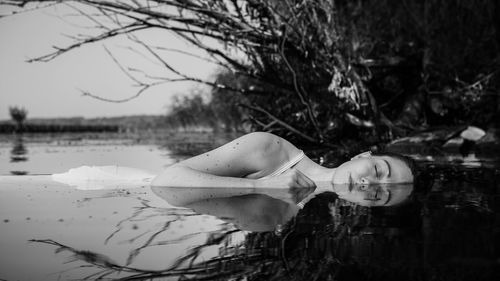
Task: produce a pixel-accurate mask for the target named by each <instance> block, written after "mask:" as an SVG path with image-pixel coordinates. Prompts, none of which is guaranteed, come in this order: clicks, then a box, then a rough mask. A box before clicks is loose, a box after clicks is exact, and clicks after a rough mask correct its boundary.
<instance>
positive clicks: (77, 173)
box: [52, 166, 155, 190]
mask: <svg viewBox="0 0 500 281" xmlns="http://www.w3.org/2000/svg"><path fill="white" fill-rule="evenodd" d="M154 177H155V175H154V174H152V173H150V172H148V171H144V170H140V169H135V168H128V167H120V166H81V167H78V168H74V169H70V170H69V171H67V172H66V173H62V174H53V175H52V179H53V180H54V181H57V182H61V183H64V184H68V185H71V186H74V187H76V188H77V189H81V190H95V189H107V188H117V187H123V186H136V187H137V186H142V185H145V184H147V185H149V183H151V181H152V179H153V178H154Z"/></svg>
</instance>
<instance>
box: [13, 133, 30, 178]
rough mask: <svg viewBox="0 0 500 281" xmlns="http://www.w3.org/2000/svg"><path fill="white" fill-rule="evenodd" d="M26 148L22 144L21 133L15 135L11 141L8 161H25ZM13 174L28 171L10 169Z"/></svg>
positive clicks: (23, 173)
mask: <svg viewBox="0 0 500 281" xmlns="http://www.w3.org/2000/svg"><path fill="white" fill-rule="evenodd" d="M27 155H28V149H26V147H25V146H24V140H23V136H22V135H16V137H15V138H14V140H13V143H12V149H11V150H10V162H11V163H16V162H25V161H28V156H27ZM10 173H11V174H13V175H26V174H28V171H10Z"/></svg>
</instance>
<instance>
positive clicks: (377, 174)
mask: <svg viewBox="0 0 500 281" xmlns="http://www.w3.org/2000/svg"><path fill="white" fill-rule="evenodd" d="M374 167H375V177H376V178H377V179H378V178H379V172H378V169H377V165H374Z"/></svg>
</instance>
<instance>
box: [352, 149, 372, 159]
mask: <svg viewBox="0 0 500 281" xmlns="http://www.w3.org/2000/svg"><path fill="white" fill-rule="evenodd" d="M370 156H372V152H371V151H365V152H363V153H360V154H358V155H356V156H354V157H352V158H351V160H354V159H358V158H363V157H370Z"/></svg>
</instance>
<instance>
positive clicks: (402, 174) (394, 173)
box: [371, 155, 413, 183]
mask: <svg viewBox="0 0 500 281" xmlns="http://www.w3.org/2000/svg"><path fill="white" fill-rule="evenodd" d="M371 158H373V159H374V160H375V161H383V162H385V163H386V164H387V165H388V167H389V169H390V172H391V176H390V180H391V182H399V183H402V182H413V174H412V171H411V169H410V167H408V164H406V163H405V162H404V161H403V160H401V159H398V158H396V157H392V156H387V155H381V156H371Z"/></svg>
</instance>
